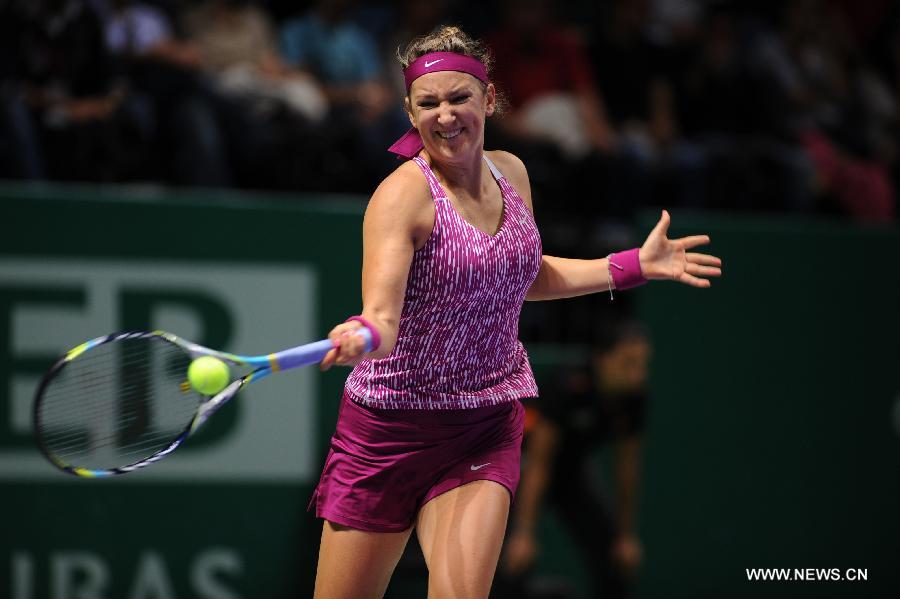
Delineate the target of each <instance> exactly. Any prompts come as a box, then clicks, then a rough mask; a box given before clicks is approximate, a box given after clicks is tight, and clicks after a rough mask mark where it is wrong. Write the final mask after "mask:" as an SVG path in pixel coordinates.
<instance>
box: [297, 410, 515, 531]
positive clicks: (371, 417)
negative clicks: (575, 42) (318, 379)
mask: <svg viewBox="0 0 900 599" xmlns="http://www.w3.org/2000/svg"><path fill="white" fill-rule="evenodd" d="M524 424H525V409H524V408H523V407H522V404H521V402H519V401H518V400H513V401H509V402H506V403H502V404H499V405H496V406H486V407H482V408H469V409H461V410H388V409H380V408H370V407H366V406H363V405H360V404H358V403H356V402H355V401H352V400H351V399H350V398H349V397H348V396H347V394H346V393H345V394H344V397H343V398H342V399H341V406H340V410H339V412H338V419H337V427H336V429H335V432H334V436H332V438H331V449H330V450H329V452H328V456H327V458H326V459H325V467H324V469H323V471H322V477H321V478H320V479H319V484H318V486H317V487H316V489H315V491H314V492H313V496H312V499H311V500H310V502H309V508H308V509H312V507H313V506H315V508H316V516H317V517H319V518H325V519H326V520H328V521H330V522H333V523H335V524H342V525H344V526H349V527H351V528H356V529H360V530H367V531H372V532H400V531H404V530H406V529H408V528H409V527H410V526H412V525H413V523H414V522H415V519H416V514H418V512H419V508H421V507H422V506H423V505H424V504H425V503H426V502H427V501H429V500H431V499H432V498H434V497H437V496H438V495H440V494H441V493H445V492H447V491H449V490H451V489H454V488H456V487H459V486H461V485H464V484H466V483H469V482H472V481H475V480H492V481H495V482H497V483H499V484H501V485H503V486H504V487H506V489H507V490H508V491H509V494H510V501H512V500H513V499H514V498H515V493H516V486H518V484H519V461H520V458H521V451H522V434H523V431H524Z"/></svg>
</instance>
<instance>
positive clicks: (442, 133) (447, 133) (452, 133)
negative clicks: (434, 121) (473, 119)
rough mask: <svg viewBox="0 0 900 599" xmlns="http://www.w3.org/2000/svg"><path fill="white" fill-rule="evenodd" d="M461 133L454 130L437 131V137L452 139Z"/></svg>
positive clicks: (460, 130) (458, 130) (459, 130)
mask: <svg viewBox="0 0 900 599" xmlns="http://www.w3.org/2000/svg"><path fill="white" fill-rule="evenodd" d="M461 132H462V129H455V130H453V131H438V132H437V134H438V137H441V138H443V139H453V138H454V137H456V136H457V135H459V134H460V133H461Z"/></svg>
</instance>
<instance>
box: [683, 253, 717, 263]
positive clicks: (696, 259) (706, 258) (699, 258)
mask: <svg viewBox="0 0 900 599" xmlns="http://www.w3.org/2000/svg"><path fill="white" fill-rule="evenodd" d="M684 257H685V258H686V259H687V261H688V262H693V263H694V264H700V265H703V266H719V267H721V266H722V260H721V259H720V258H716V257H715V256H710V255H709V254H696V253H694V252H688V253H687V254H685V256H684Z"/></svg>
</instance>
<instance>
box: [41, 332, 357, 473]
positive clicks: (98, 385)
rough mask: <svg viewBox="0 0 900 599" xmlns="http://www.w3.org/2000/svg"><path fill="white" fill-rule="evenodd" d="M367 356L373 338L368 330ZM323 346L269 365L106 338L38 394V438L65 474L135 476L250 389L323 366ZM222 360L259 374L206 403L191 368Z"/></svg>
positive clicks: (79, 351)
mask: <svg viewBox="0 0 900 599" xmlns="http://www.w3.org/2000/svg"><path fill="white" fill-rule="evenodd" d="M355 333H357V334H360V335H362V336H363V339H365V342H366V349H365V351H366V352H369V351H371V350H372V334H371V332H370V331H369V329H367V328H365V327H363V328H360V329H357V330H356V331H355ZM332 347H334V344H333V343H332V342H331V341H330V340H328V339H324V340H322V341H317V342H315V343H308V344H306V345H301V346H298V347H294V348H291V349H286V350H284V351H281V352H278V353H275V354H269V355H266V356H239V355H235V354H229V353H224V352H219V351H215V350H212V349H209V348H207V347H203V346H201V345H197V344H196V343H191V342H190V341H186V340H184V339H181V338H179V337H177V336H175V335H173V334H171V333H167V332H165V331H153V332H140V331H132V332H124V333H116V334H113V335H108V336H106V337H98V338H97V339H92V340H91V341H88V342H86V343H82V344H81V345H79V346H78V347H76V348H74V349H72V350H70V351H69V352H68V353H66V354H65V355H64V356H62V357H61V358H60V359H59V360H58V361H57V362H56V363H55V364H54V365H53V367H52V368H50V370H49V371H48V372H47V374H45V375H44V378H43V380H42V381H41V383H40V385H39V386H38V390H37V394H36V396H35V401H34V414H33V416H34V431H35V437H36V439H37V442H38V446H39V447H40V449H41V451H42V452H43V453H44V455H45V456H46V457H47V458H48V459H49V460H50V462H51V463H53V464H54V465H55V466H57V467H58V468H60V469H61V470H63V471H65V472H68V473H70V474H74V475H77V476H84V477H89V478H97V477H104V476H114V475H117V474H125V473H127V472H133V471H134V470H137V469H139V468H143V467H144V466H147V465H149V464H152V463H153V462H156V461H158V460H161V459H162V458H164V457H165V456H167V455H169V454H170V453H172V452H173V451H174V450H175V449H176V448H177V447H178V446H179V445H181V444H182V443H183V442H184V441H185V439H187V438H188V437H189V436H190V435H191V434H192V433H193V432H194V431H196V430H197V428H198V427H199V426H200V425H201V424H203V423H204V422H205V421H206V420H207V419H208V418H209V417H210V416H211V415H212V414H213V413H214V412H215V411H216V410H218V409H219V408H220V407H222V406H223V405H224V404H225V402H227V401H228V400H229V399H231V398H232V397H234V395H235V394H236V393H237V392H238V391H239V390H240V389H241V388H242V387H244V386H245V385H247V384H249V383H251V382H256V381H258V380H260V379H261V378H263V377H265V376H267V375H269V374H271V373H273V372H279V371H282V370H289V369H291V368H297V367H299V366H305V365H307V364H314V363H317V362H321V361H322V359H323V358H324V357H325V354H327V353H328V351H329V350H331V349H332ZM200 356H214V357H216V358H219V359H221V360H223V361H225V362H227V363H230V364H231V365H232V366H243V367H245V369H246V368H247V367H249V368H253V370H252V371H251V372H249V373H248V374H246V375H244V376H241V377H239V378H235V379H234V380H232V381H231V382H230V383H229V384H228V385H226V386H225V388H224V389H222V391H220V392H219V393H217V394H215V395H214V396H212V397H207V396H205V395H202V394H200V393H198V392H197V391H195V390H194V389H193V388H192V387H191V386H190V383H188V382H187V380H186V379H187V370H188V366H189V365H190V363H191V362H192V361H193V360H194V359H196V358H198V357H200Z"/></svg>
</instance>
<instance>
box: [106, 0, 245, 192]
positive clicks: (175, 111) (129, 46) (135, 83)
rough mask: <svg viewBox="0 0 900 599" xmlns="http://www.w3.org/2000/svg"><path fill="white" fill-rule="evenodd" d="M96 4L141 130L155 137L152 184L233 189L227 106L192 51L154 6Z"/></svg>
mask: <svg viewBox="0 0 900 599" xmlns="http://www.w3.org/2000/svg"><path fill="white" fill-rule="evenodd" d="M94 5H95V7H96V9H97V11H98V13H99V14H100V15H101V16H102V18H103V21H104V24H105V32H104V33H105V38H106V45H107V47H108V49H109V50H110V52H111V53H112V54H113V55H114V56H116V57H117V59H118V61H119V65H120V70H121V73H122V74H123V75H124V77H125V78H126V79H127V81H128V83H129V85H130V87H131V90H132V95H133V96H134V97H135V99H136V103H138V104H139V105H140V108H141V110H140V112H141V116H142V119H143V120H144V121H145V129H147V130H148V131H152V132H153V139H152V142H153V149H154V156H155V157H156V162H158V163H160V164H157V165H156V166H155V169H156V173H155V175H156V176H157V178H162V179H163V180H166V181H172V182H174V183H178V184H184V185H202V186H207V187H227V186H230V185H232V184H233V176H232V170H231V165H230V161H229V154H230V152H229V147H230V146H232V145H235V144H236V143H238V140H234V139H232V140H228V139H227V135H226V131H227V129H228V126H226V125H223V121H224V120H226V115H224V114H222V113H223V112H224V111H223V104H224V103H225V100H224V99H223V98H220V97H218V94H217V93H216V91H215V90H214V89H212V88H211V86H210V85H208V82H207V81H206V79H205V78H204V76H203V73H202V71H201V67H202V65H203V57H202V55H201V53H200V51H199V50H198V48H197V47H196V46H194V45H193V44H190V43H186V42H183V41H181V40H178V39H177V38H176V37H175V34H174V31H173V26H172V23H171V21H170V19H169V16H168V15H167V14H166V13H165V12H164V11H163V10H161V9H159V8H157V7H155V6H153V5H150V4H147V3H144V2H139V1H133V0H94ZM231 127H232V128H233V127H234V125H231Z"/></svg>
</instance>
